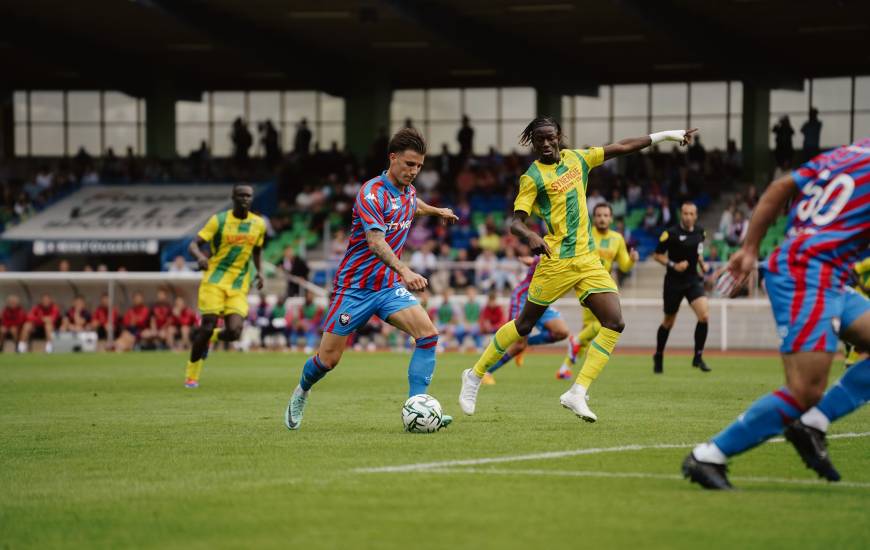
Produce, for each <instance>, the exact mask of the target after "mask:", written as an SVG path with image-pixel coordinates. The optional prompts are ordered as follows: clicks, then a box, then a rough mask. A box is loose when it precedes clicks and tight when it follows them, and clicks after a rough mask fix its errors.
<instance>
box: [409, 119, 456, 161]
mask: <svg viewBox="0 0 870 550" xmlns="http://www.w3.org/2000/svg"><path fill="white" fill-rule="evenodd" d="M400 127H401V126H400ZM428 137H429V148H430V149H432V151H433V152H434V151H441V145H442V144H443V143H446V144H447V148H448V150H449V151H450V152H451V153H454V154H455V153H457V152H458V151H459V145H458V144H457V143H456V124H455V123H453V122H433V123H431V124H429V136H428Z"/></svg>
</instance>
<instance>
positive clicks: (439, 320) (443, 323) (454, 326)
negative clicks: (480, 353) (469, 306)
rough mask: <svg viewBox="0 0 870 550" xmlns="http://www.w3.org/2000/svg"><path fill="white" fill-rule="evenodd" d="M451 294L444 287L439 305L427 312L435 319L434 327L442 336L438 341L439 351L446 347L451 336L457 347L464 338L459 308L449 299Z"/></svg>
mask: <svg viewBox="0 0 870 550" xmlns="http://www.w3.org/2000/svg"><path fill="white" fill-rule="evenodd" d="M451 294H452V292H451V291H450V289H449V288H445V289H444V290H443V291H442V292H441V305H439V306H438V307H437V308H433V309H432V310H430V312H429V317H430V318H431V319H432V320H433V321H435V327H436V328H437V329H438V333H439V334H440V335H441V338H442V340H441V341H440V342H439V343H438V349H439V351H444V349H445V348H447V345H448V343H449V341H450V339H451V338H453V339H454V340H455V343H456V346H457V347H458V346H460V345H461V343H462V340H464V339H465V332H464V331H463V329H464V326H463V324H462V322H461V318H460V316H459V308H458V307H456V304H454V303H453V302H451V301H450V295H451Z"/></svg>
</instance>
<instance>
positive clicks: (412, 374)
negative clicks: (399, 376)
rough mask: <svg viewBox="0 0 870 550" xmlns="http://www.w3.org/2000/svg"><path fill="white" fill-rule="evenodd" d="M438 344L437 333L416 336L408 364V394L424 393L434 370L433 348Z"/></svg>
mask: <svg viewBox="0 0 870 550" xmlns="http://www.w3.org/2000/svg"><path fill="white" fill-rule="evenodd" d="M437 346H438V335H437V334H435V335H432V336H426V337H424V338H418V339H417V341H416V347H415V348H414V353H413V354H412V355H411V364H410V365H408V386H409V389H408V396H412V395H418V394H421V393H426V390H427V389H428V388H429V383H430V382H432V374H433V373H434V372H435V348H436V347H437Z"/></svg>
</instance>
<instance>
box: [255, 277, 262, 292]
mask: <svg viewBox="0 0 870 550" xmlns="http://www.w3.org/2000/svg"><path fill="white" fill-rule="evenodd" d="M254 285H255V286H256V287H257V290H263V276H262V275H260V274H259V273H257V274H256V275H254Z"/></svg>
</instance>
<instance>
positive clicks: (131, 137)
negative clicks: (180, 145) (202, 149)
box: [106, 124, 177, 156]
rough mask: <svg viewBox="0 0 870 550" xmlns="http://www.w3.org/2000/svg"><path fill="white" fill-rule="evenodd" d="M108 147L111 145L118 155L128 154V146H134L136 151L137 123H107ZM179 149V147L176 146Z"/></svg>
mask: <svg viewBox="0 0 870 550" xmlns="http://www.w3.org/2000/svg"><path fill="white" fill-rule="evenodd" d="M176 135H177V133H176ZM106 147H107V148H108V147H111V148H112V149H113V150H114V151H115V154H116V155H119V156H120V155H126V154H127V147H132V148H133V152H134V154H135V152H136V125H135V124H107V125H106ZM176 149H177V147H176Z"/></svg>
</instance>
